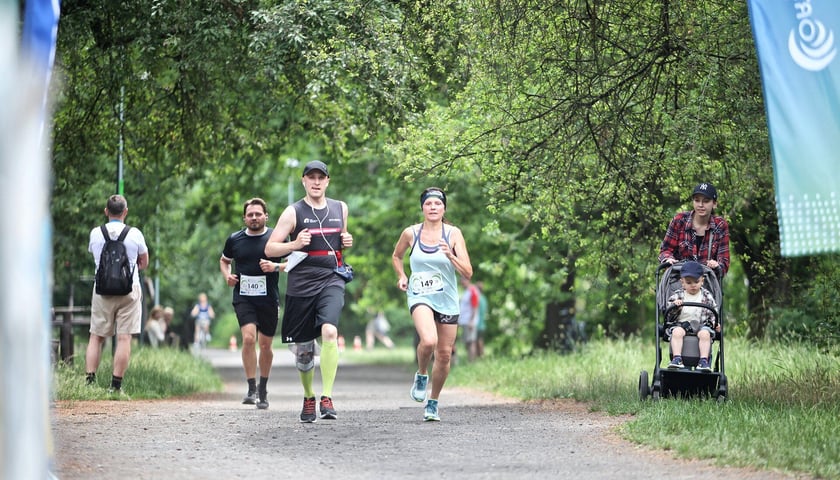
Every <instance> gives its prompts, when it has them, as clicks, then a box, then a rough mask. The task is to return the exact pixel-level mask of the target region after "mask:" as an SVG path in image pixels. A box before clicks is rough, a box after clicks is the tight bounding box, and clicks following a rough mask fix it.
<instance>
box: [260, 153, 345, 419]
mask: <svg viewBox="0 0 840 480" xmlns="http://www.w3.org/2000/svg"><path fill="white" fill-rule="evenodd" d="M301 181H302V183H303V187H304V190H306V196H305V197H304V198H303V199H301V200H298V201H297V202H295V203H294V204H292V205H289V206H288V207H286V209H285V210H284V211H283V213H282V215H280V218H279V220H278V221H277V226H276V227H275V228H274V232H273V233H272V234H271V238H269V240H268V244H267V245H266V247H265V254H266V255H267V256H273V257H278V256H280V257H282V256H286V255H289V254H290V253H292V252H298V253H297V254H296V255H305V258H304V259H303V260H301V261H300V263H299V264H297V265H295V266H294V267H293V268H291V269H289V270H288V271H287V273H288V282H287V288H286V308H285V309H284V312H283V323H282V326H281V333H280V335H281V338H282V340H283V343H290V344H293V345H292V351H293V352H294V353H295V355H296V362H295V363H296V365H297V368H298V370H299V372H300V380H301V384H302V385H303V410H302V411H301V414H300V421H301V422H306V423H309V422H314V421H315V420H316V419H317V416H316V414H315V390H314V389H313V386H312V384H313V379H314V376H315V371H314V365H315V362H314V356H315V354H316V353H317V350H316V347H317V344H316V342H315V340H316V339H317V338H318V337H321V352H320V355H321V366H320V371H321V385H322V388H323V391H322V392H321V401H320V414H321V415H320V416H321V418H322V419H335V418H336V416H337V414H336V411H335V407H334V405H333V401H332V388H333V384H334V383H335V377H336V373H337V371H338V320H339V316H340V314H341V310H342V308H343V307H344V283H345V280H343V279H342V277H340V276H339V275H338V274H337V273H336V271H335V270H336V267H338V266H342V265H344V258H343V253H342V252H343V250H344V249H345V248H348V247H351V246H352V245H353V236H352V235H350V233H348V232H347V205H346V204H345V203H344V202H342V201H338V200H333V199H330V198H327V196H326V191H327V187H328V186H329V184H330V177H329V173H328V170H327V166H326V165H325V164H324V163H323V162H321V161H318V160H315V161H311V162H309V163H307V164H306V166H305V167H304V169H303V177H302V180H301Z"/></svg>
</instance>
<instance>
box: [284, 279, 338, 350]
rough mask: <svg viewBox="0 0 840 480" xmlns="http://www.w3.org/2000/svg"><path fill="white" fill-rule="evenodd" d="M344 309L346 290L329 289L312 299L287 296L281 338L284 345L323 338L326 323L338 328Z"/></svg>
mask: <svg viewBox="0 0 840 480" xmlns="http://www.w3.org/2000/svg"><path fill="white" fill-rule="evenodd" d="M342 308H344V289H343V288H342V287H327V288H325V289H323V290H321V292H320V293H319V294H318V295H315V296H312V297H292V296H289V295H286V309H285V310H284V311H283V326H282V327H281V333H280V335H281V338H282V339H283V343H301V342H308V341H310V340H315V339H316V338H318V337H320V336H321V326H322V325H324V324H325V323H329V324H330V325H334V326H335V327H336V328H337V327H338V317H339V316H340V315H341V309H342Z"/></svg>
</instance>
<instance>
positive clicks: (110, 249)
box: [96, 225, 134, 295]
mask: <svg viewBox="0 0 840 480" xmlns="http://www.w3.org/2000/svg"><path fill="white" fill-rule="evenodd" d="M99 228H100V229H102V236H103V237H105V246H103V247H102V253H101V254H100V255H99V268H98V269H97V270H96V293H98V294H99V295H128V294H129V293H131V289H132V286H133V285H134V270H133V269H132V268H131V261H130V260H129V259H128V252H126V249H125V242H124V240H125V236H126V235H128V231H129V230H131V227H129V226H128V225H126V226H125V228H123V231H122V232H121V233H120V236H119V237H118V238H117V239H116V240H111V235H109V234H108V229H106V228H105V225H101V226H100V227H99Z"/></svg>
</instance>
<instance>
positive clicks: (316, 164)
mask: <svg viewBox="0 0 840 480" xmlns="http://www.w3.org/2000/svg"><path fill="white" fill-rule="evenodd" d="M312 170H318V171H320V172H321V173H323V174H324V175H326V176H328V177H329V176H330V173H329V171H327V164H326V163H324V162H322V161H320V160H312V161H311V162H309V163H307V164H306V166H305V167H303V176H304V177H305V176H307V175H309V172H311V171H312Z"/></svg>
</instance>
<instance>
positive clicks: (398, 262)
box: [391, 227, 414, 291]
mask: <svg viewBox="0 0 840 480" xmlns="http://www.w3.org/2000/svg"><path fill="white" fill-rule="evenodd" d="M413 238H414V235H413V234H412V232H411V227H408V228H406V229H405V230H403V231H402V233H401V234H400V238H399V239H397V244H396V245H395V246H394V253H393V254H391V263H392V265H393V266H394V271H395V272H396V273H397V287H399V289H400V290H402V291H406V290H408V277H407V276H406V274H405V263H404V262H403V258H404V257H405V252H406V251H407V250H408V249H409V247H411V241H412V239H413Z"/></svg>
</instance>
